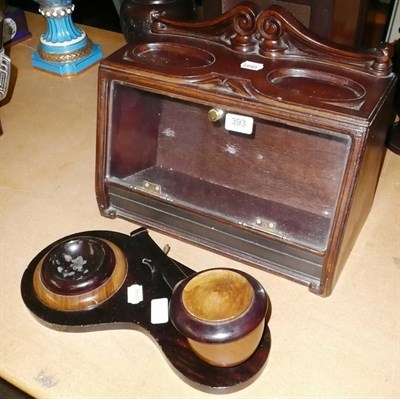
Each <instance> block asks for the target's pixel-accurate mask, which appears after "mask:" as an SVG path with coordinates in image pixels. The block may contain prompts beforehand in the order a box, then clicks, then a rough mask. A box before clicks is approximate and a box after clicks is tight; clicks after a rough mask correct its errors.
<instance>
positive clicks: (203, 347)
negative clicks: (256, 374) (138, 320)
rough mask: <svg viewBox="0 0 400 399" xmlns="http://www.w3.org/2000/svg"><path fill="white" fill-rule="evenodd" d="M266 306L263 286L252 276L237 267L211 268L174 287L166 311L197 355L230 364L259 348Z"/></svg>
mask: <svg viewBox="0 0 400 399" xmlns="http://www.w3.org/2000/svg"><path fill="white" fill-rule="evenodd" d="M267 307H268V299H267V295H266V293H265V290H264V288H263V287H262V286H261V284H260V283H259V282H258V281H257V280H255V279H254V278H253V277H252V276H250V275H248V274H247V273H244V272H242V271H239V270H233V269H224V268H220V269H210V270H206V271H203V272H200V273H197V274H195V275H194V276H191V277H189V278H187V279H185V280H183V281H182V282H181V283H179V284H178V285H177V286H176V287H175V289H174V292H173V295H172V298H171V302H170V317H171V321H172V323H173V324H174V326H175V327H176V328H177V330H178V331H180V332H181V333H182V334H183V335H184V336H185V337H186V338H187V339H188V343H189V345H190V346H191V348H192V349H193V351H194V352H195V353H196V354H197V355H198V356H199V357H200V358H201V359H203V360H204V361H205V362H207V363H209V364H212V365H214V366H220V367H233V366H236V365H238V364H241V363H243V362H245V361H246V360H247V359H248V358H249V357H250V356H251V355H252V354H253V353H254V351H255V350H256V349H257V347H258V345H259V343H260V340H261V337H262V334H263V331H264V326H265V316H266V313H267Z"/></svg>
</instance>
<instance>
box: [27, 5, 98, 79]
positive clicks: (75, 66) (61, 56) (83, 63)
mask: <svg viewBox="0 0 400 399" xmlns="http://www.w3.org/2000/svg"><path fill="white" fill-rule="evenodd" d="M34 1H36V2H37V3H39V12H40V14H42V15H43V16H44V17H45V18H46V21H47V31H46V32H45V33H44V34H42V35H41V37H40V43H39V47H38V49H37V51H35V52H34V53H33V56H32V65H33V66H34V67H36V68H39V69H42V70H45V71H47V72H52V73H55V74H58V75H74V74H78V73H80V72H82V71H84V70H85V69H87V68H89V67H90V66H91V65H93V64H94V63H96V62H98V61H99V60H100V59H101V58H102V56H103V55H102V51H101V48H100V46H99V45H98V44H94V43H92V41H91V40H90V39H89V38H88V36H87V35H86V33H85V32H84V31H83V30H82V29H80V28H78V27H77V26H75V24H74V22H73V21H72V13H73V11H74V8H75V6H74V4H72V0H34Z"/></svg>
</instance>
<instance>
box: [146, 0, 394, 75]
mask: <svg viewBox="0 0 400 399" xmlns="http://www.w3.org/2000/svg"><path fill="white" fill-rule="evenodd" d="M152 19H153V22H152V31H153V33H155V34H167V35H168V34H169V35H178V36H186V37H193V38H203V39H206V40H210V41H212V42H216V43H222V44H224V45H226V46H228V47H230V48H231V49H232V50H234V51H237V52H244V53H248V52H256V53H258V54H259V55H260V56H261V57H290V56H299V55H301V56H307V57H310V58H313V59H315V60H317V61H318V60H321V61H328V62H330V63H332V64H333V65H334V64H338V65H341V66H346V67H348V68H353V69H355V70H361V71H363V72H366V73H370V74H373V75H375V76H388V75H389V74H390V73H391V71H392V62H391V58H392V55H393V46H392V45H391V44H389V43H383V44H382V45H381V46H380V47H379V48H374V49H369V50H365V51H353V50H351V49H348V48H345V47H343V46H338V45H336V44H334V43H332V42H329V41H327V40H325V39H322V38H320V37H319V36H317V35H315V34H314V33H312V32H311V31H310V30H309V29H307V28H306V27H305V26H304V25H302V24H301V23H300V22H299V21H298V20H297V19H296V18H295V17H294V16H292V14H290V13H289V12H288V11H287V10H286V9H285V8H283V7H281V6H278V5H273V6H270V7H268V8H266V9H265V10H263V11H261V12H260V11H259V9H258V7H257V6H256V5H255V4H254V3H253V2H251V1H245V2H243V3H241V4H239V5H238V6H236V7H234V8H232V9H231V10H229V11H227V12H226V13H224V14H223V15H221V16H220V17H217V18H215V19H212V20H209V21H203V22H194V23H190V22H178V21H172V20H167V19H164V18H163V17H162V15H159V14H154V15H153V16H152Z"/></svg>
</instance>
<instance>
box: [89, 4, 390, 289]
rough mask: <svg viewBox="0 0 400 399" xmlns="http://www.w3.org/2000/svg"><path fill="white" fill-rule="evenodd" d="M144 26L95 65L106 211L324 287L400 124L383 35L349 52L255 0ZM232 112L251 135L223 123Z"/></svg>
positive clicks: (361, 217) (362, 214)
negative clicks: (143, 32)
mask: <svg viewBox="0 0 400 399" xmlns="http://www.w3.org/2000/svg"><path fill="white" fill-rule="evenodd" d="M151 31H152V33H151V34H150V35H149V36H148V37H146V39H143V40H137V41H132V42H131V43H129V44H128V45H127V46H125V47H123V48H122V49H120V50H118V51H117V52H115V53H114V54H113V55H111V56H110V57H108V58H107V59H106V60H104V61H103V62H102V63H101V66H100V70H99V103H98V110H99V114H98V128H97V164H96V192H97V198H98V203H99V208H100V211H101V213H102V214H103V215H104V216H108V217H115V216H119V217H123V218H126V219H128V220H132V221H136V222H140V223H142V224H144V225H146V226H151V227H154V228H157V229H160V230H161V231H164V232H166V233H169V234H173V235H176V236H178V237H180V238H183V239H186V240H189V241H191V242H194V243H196V244H198V245H202V246H205V247H206V248H209V249H211V250H214V251H218V252H220V253H223V254H225V255H227V256H231V257H233V258H235V259H238V260H240V261H244V262H247V263H249V264H252V265H255V266H258V267H262V268H264V269H265V270H268V271H270V272H273V273H277V274H279V275H282V276H284V277H287V278H290V279H292V280H294V281H297V282H300V283H302V284H305V285H307V286H308V287H309V288H310V290H311V291H313V292H315V293H318V294H320V295H329V294H330V293H331V292H332V289H333V286H334V283H335V282H336V280H337V278H338V276H339V274H340V271H341V270H342V268H343V266H344V264H345V262H346V258H347V256H348V254H349V253H350V251H351V248H352V246H353V244H354V242H355V240H356V238H357V236H358V232H359V231H360V229H361V227H362V225H363V223H364V221H365V219H366V217H367V215H368V212H369V209H370V208H371V205H372V201H373V198H374V193H375V189H376V185H377V181H378V179H379V174H380V169H381V165H382V162H383V159H384V155H385V139H386V135H387V132H388V129H389V127H390V126H391V124H392V122H393V120H394V108H393V93H394V86H395V81H396V78H395V75H394V74H393V73H392V71H391V65H392V63H391V57H392V53H393V48H392V46H391V45H389V44H385V43H383V44H382V45H381V46H380V47H379V48H375V49H367V50H361V51H350V50H349V49H348V48H343V47H340V46H337V45H335V44H333V43H332V42H329V41H327V40H325V39H323V38H321V37H320V36H318V35H316V34H315V33H313V32H311V31H310V30H308V29H306V28H305V27H304V25H302V24H301V23H300V22H299V21H298V20H296V19H295V18H294V17H293V16H292V15H291V14H289V13H288V12H286V11H285V10H284V9H283V8H281V7H279V6H271V7H269V8H267V9H265V10H261V11H260V10H259V9H258V7H257V5H256V4H254V3H252V2H243V3H241V4H240V5H238V6H237V7H235V8H233V9H231V10H229V11H228V12H226V13H225V14H222V15H220V16H218V17H217V18H215V19H213V20H210V21H200V22H194V23H189V22H185V21H176V20H175V21H174V20H171V19H168V18H165V17H163V16H162V15H160V14H157V13H155V14H153V16H152V23H151ZM249 61H251V62H253V63H256V65H258V66H259V67H260V69H259V70H251V69H246V68H243V67H242V63H243V62H249ZM111 99H112V101H111ZM210 110H213V112H214V114H215V115H218V112H220V115H221V116H222V118H221V119H220V120H218V118H216V119H215V120H214V121H213V122H211V121H210V120H209V116H208V115H209V111H210ZM227 113H233V114H236V115H239V116H246V117H250V118H252V119H253V121H254V128H253V130H252V132H251V134H249V135H243V134H240V133H237V132H232V131H230V130H227V129H226V128H225V126H224V119H225V118H226V114H227Z"/></svg>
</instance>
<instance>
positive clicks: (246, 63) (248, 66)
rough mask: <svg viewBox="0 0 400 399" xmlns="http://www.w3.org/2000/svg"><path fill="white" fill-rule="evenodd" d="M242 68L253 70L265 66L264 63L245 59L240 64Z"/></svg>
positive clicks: (258, 69)
mask: <svg viewBox="0 0 400 399" xmlns="http://www.w3.org/2000/svg"><path fill="white" fill-rule="evenodd" d="M240 68H242V69H249V70H251V71H260V70H261V69H263V68H264V65H263V64H260V63H259V62H253V61H244V62H242V63H241V64H240Z"/></svg>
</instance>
